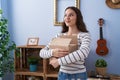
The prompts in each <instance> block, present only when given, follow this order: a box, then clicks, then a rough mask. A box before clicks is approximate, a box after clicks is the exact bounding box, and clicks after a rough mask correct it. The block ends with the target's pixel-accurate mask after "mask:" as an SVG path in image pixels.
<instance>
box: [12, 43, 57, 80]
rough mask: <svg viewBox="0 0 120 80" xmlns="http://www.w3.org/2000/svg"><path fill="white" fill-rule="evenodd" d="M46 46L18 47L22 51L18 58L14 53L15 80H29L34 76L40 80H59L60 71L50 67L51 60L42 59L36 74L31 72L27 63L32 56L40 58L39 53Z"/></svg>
mask: <svg viewBox="0 0 120 80" xmlns="http://www.w3.org/2000/svg"><path fill="white" fill-rule="evenodd" d="M44 47H45V45H38V46H27V45H22V46H17V48H19V49H20V56H17V54H16V51H15V53H14V57H15V61H14V63H15V74H14V75H15V78H14V80H28V77H30V76H34V77H39V78H40V80H57V77H58V71H57V70H56V69H54V68H53V67H52V66H51V65H49V59H42V58H40V61H39V65H38V70H37V71H36V72H30V71H29V65H28V63H27V58H28V56H29V55H30V56H31V55H33V56H38V57H39V52H40V50H41V49H42V48H44Z"/></svg>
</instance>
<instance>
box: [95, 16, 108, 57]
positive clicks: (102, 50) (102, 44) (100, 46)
mask: <svg viewBox="0 0 120 80" xmlns="http://www.w3.org/2000/svg"><path fill="white" fill-rule="evenodd" d="M98 23H99V26H100V39H99V40H98V41H97V48H96V53H97V54H98V55H100V56H104V55H107V54H108V48H107V46H106V40H105V39H103V32H102V26H103V23H104V20H103V19H102V18H100V19H99V21H98Z"/></svg>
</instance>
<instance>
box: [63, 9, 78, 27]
mask: <svg viewBox="0 0 120 80" xmlns="http://www.w3.org/2000/svg"><path fill="white" fill-rule="evenodd" d="M76 20H77V15H76V13H75V12H74V11H73V10H72V9H67V10H66V11H65V15H64V22H65V24H66V26H69V27H70V26H76Z"/></svg>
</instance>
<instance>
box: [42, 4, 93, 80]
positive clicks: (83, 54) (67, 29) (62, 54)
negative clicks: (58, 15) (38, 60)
mask: <svg viewBox="0 0 120 80" xmlns="http://www.w3.org/2000/svg"><path fill="white" fill-rule="evenodd" d="M72 34H76V35H77V38H78V50H76V51H73V52H71V53H68V51H66V50H64V49H50V48H49V45H47V46H46V47H45V48H43V49H42V50H41V51H40V57H42V58H51V57H57V58H52V59H51V60H50V64H51V65H52V66H53V67H54V68H56V67H58V66H60V70H59V75H58V80H87V72H86V67H85V59H86V58H87V57H88V54H89V52H90V42H91V37H90V34H89V32H88V31H87V29H86V26H85V23H84V22H83V17H82V14H81V12H80V10H79V9H78V8H76V7H73V6H70V7H67V8H66V9H65V13H64V21H63V25H62V31H61V33H59V34H58V35H57V36H56V37H58V36H60V35H72Z"/></svg>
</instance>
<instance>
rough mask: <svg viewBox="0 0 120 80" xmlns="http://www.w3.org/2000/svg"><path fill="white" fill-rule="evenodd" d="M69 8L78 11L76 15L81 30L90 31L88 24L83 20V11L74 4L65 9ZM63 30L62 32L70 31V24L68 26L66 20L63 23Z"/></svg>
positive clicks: (78, 27)
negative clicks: (87, 27)
mask: <svg viewBox="0 0 120 80" xmlns="http://www.w3.org/2000/svg"><path fill="white" fill-rule="evenodd" d="M67 9H72V10H73V11H74V12H75V13H76V15H77V20H76V25H77V29H78V30H79V31H81V32H88V30H87V29H86V25H85V23H84V21H83V16H82V14H81V11H80V10H79V9H78V8H77V7H74V6H70V7H67V8H66V9H65V11H66V10H67ZM61 32H62V33H65V32H68V26H66V24H65V22H63V23H62V31H61Z"/></svg>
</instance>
